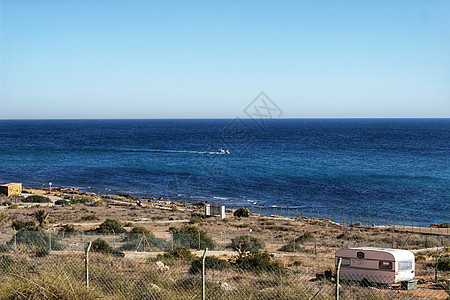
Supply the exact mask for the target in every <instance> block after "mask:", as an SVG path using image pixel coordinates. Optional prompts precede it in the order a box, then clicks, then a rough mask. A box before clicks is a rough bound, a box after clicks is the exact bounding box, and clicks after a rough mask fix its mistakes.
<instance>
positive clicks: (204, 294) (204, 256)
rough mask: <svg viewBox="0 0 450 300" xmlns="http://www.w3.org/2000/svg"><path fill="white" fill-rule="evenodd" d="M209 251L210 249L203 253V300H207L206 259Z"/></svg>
mask: <svg viewBox="0 0 450 300" xmlns="http://www.w3.org/2000/svg"><path fill="white" fill-rule="evenodd" d="M207 251H208V248H205V252H203V259H202V300H206V286H205V281H206V280H205V279H206V278H205V259H206V252H207Z"/></svg>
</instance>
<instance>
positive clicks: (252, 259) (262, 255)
mask: <svg viewBox="0 0 450 300" xmlns="http://www.w3.org/2000/svg"><path fill="white" fill-rule="evenodd" d="M235 265H236V267H238V268H241V269H246V270H261V271H263V270H264V271H275V270H281V266H280V265H279V264H278V262H277V261H275V260H274V259H273V255H272V254H269V253H267V252H257V251H251V252H246V253H240V254H239V256H238V257H237V258H236V262H235Z"/></svg>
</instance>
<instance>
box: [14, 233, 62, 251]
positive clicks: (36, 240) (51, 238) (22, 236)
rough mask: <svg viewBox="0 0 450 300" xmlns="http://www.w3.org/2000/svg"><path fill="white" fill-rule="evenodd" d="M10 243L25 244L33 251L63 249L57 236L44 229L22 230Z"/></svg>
mask: <svg viewBox="0 0 450 300" xmlns="http://www.w3.org/2000/svg"><path fill="white" fill-rule="evenodd" d="M7 244H8V245H10V246H14V244H18V245H23V246H25V247H26V248H28V249H30V250H33V251H40V250H42V249H47V250H48V249H50V245H51V248H52V250H62V249H63V246H62V245H61V244H60V243H59V242H58V240H57V237H56V236H55V235H53V234H51V233H48V232H45V231H42V230H35V231H32V230H26V229H25V230H20V231H18V232H17V233H16V234H15V235H14V236H13V237H12V238H11V240H10V241H9V242H7Z"/></svg>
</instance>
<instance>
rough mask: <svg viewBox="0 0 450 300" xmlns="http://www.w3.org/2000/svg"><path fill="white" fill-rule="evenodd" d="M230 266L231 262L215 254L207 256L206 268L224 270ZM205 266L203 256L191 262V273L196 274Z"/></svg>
mask: <svg viewBox="0 0 450 300" xmlns="http://www.w3.org/2000/svg"><path fill="white" fill-rule="evenodd" d="M229 267H230V263H229V262H227V261H225V260H222V259H219V258H217V257H215V256H207V257H205V269H212V270H219V271H220V270H224V269H226V268H229ZM202 268H203V258H201V257H200V258H198V259H196V260H194V261H193V262H192V263H191V268H190V269H189V273H191V274H196V273H199V272H201V271H202Z"/></svg>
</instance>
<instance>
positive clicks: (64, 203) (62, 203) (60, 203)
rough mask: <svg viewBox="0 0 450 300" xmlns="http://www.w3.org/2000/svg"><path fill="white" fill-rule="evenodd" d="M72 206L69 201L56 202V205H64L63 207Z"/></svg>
mask: <svg viewBox="0 0 450 300" xmlns="http://www.w3.org/2000/svg"><path fill="white" fill-rule="evenodd" d="M69 204H70V202H69V201H67V200H62V199H61V200H56V201H55V205H62V206H64V205H69Z"/></svg>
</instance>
